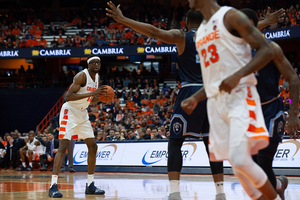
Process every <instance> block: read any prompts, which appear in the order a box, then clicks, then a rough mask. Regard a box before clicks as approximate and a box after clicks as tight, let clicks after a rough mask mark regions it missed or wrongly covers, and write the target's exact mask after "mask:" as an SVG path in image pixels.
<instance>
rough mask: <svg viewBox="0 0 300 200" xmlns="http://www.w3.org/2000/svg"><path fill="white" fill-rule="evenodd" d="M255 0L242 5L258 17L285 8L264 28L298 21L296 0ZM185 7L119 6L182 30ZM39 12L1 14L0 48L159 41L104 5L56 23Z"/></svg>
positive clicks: (130, 14)
mask: <svg viewBox="0 0 300 200" xmlns="http://www.w3.org/2000/svg"><path fill="white" fill-rule="evenodd" d="M257 1H259V0H257ZM257 1H249V2H248V3H247V2H246V1H241V2H244V3H242V4H241V7H252V8H254V9H255V10H256V11H257V15H258V16H259V18H260V20H262V19H264V18H265V17H266V13H267V7H268V6H270V7H271V13H272V12H274V11H275V10H278V9H280V8H285V9H286V16H285V17H284V18H283V19H282V20H281V21H280V22H278V23H276V24H273V25H271V26H268V27H267V28H266V29H275V28H285V27H290V26H298V25H299V24H300V8H299V4H296V3H295V2H293V4H289V3H288V1H287V2H285V3H282V2H280V1H274V2H268V3H269V4H267V3H266V2H264V1H262V0H260V1H261V2H259V3H260V7H257V5H255V4H254V2H257ZM220 3H221V5H224V4H225V5H231V4H230V2H229V1H223V2H222V1H221V2H220ZM263 6H264V7H263ZM287 6H288V7H287ZM44 9H46V8H44ZM188 9H189V8H188V4H185V5H181V4H180V3H179V4H178V6H176V7H175V6H172V7H171V8H170V9H169V10H166V9H164V6H163V5H160V4H159V3H157V2H156V3H153V2H149V3H146V4H144V3H140V4H136V5H134V6H132V5H130V6H129V5H126V4H125V5H123V6H122V10H123V13H124V15H125V16H128V17H130V18H132V19H135V20H137V21H141V22H145V23H149V24H152V25H154V26H156V27H158V28H161V29H172V28H178V29H182V30H185V13H186V11H187V10H188ZM41 11H43V9H41ZM39 12H40V11H38V12H37V13H35V12H32V11H31V10H26V11H24V13H23V15H20V14H18V15H17V14H16V15H12V14H10V13H8V15H7V17H3V16H4V15H2V18H0V48H25V47H40V48H44V47H81V46H115V45H144V44H152V45H155V44H162V42H161V41H159V40H157V39H154V38H149V37H147V36H145V35H141V34H137V33H136V32H135V31H133V30H132V29H130V28H127V27H125V26H124V25H123V24H119V23H116V22H115V21H114V20H112V19H109V18H108V17H106V16H105V10H104V8H97V9H92V8H91V10H90V11H88V10H87V8H86V7H84V9H81V10H76V11H74V10H73V11H72V10H70V11H69V10H66V11H64V12H63V13H62V14H61V15H62V17H61V19H60V20H59V21H58V22H55V23H54V22H53V18H54V17H53V16H52V15H51V13H49V10H48V11H47V12H45V13H39ZM50 20H52V21H50ZM56 21H57V20H56ZM74 30H75V31H74ZM45 37H46V38H47V40H46V39H45ZM49 37H50V38H49Z"/></svg>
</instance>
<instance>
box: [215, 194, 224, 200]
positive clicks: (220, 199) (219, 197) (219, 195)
mask: <svg viewBox="0 0 300 200" xmlns="http://www.w3.org/2000/svg"><path fill="white" fill-rule="evenodd" d="M216 200H226V196H225V193H220V194H217V195H216Z"/></svg>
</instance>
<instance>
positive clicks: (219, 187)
mask: <svg viewBox="0 0 300 200" xmlns="http://www.w3.org/2000/svg"><path fill="white" fill-rule="evenodd" d="M215 186H216V193H217V194H220V193H224V182H223V181H219V182H216V183H215Z"/></svg>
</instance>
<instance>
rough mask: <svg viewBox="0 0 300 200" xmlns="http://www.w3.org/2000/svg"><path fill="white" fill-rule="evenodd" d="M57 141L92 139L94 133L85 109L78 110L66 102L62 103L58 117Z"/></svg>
mask: <svg viewBox="0 0 300 200" xmlns="http://www.w3.org/2000/svg"><path fill="white" fill-rule="evenodd" d="M59 123H60V128H59V136H58V138H59V139H67V140H71V137H73V139H74V140H76V139H78V138H80V139H86V138H94V132H93V129H92V126H91V122H90V120H89V116H88V112H87V110H86V109H84V110H79V109H77V108H74V107H73V106H72V105H70V104H69V103H68V102H66V103H64V104H63V106H62V107H61V110H60V116H59Z"/></svg>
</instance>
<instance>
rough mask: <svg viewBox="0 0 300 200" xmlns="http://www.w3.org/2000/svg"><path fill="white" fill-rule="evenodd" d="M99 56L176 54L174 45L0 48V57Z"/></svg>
mask: <svg viewBox="0 0 300 200" xmlns="http://www.w3.org/2000/svg"><path fill="white" fill-rule="evenodd" d="M91 54H95V55H99V56H138V55H164V54H166V55H167V54H177V48H176V45H171V44H164V45H134V46H132V45H130V46H99V47H63V48H16V49H0V58H55V57H57V58H60V57H88V56H89V55H91Z"/></svg>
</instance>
